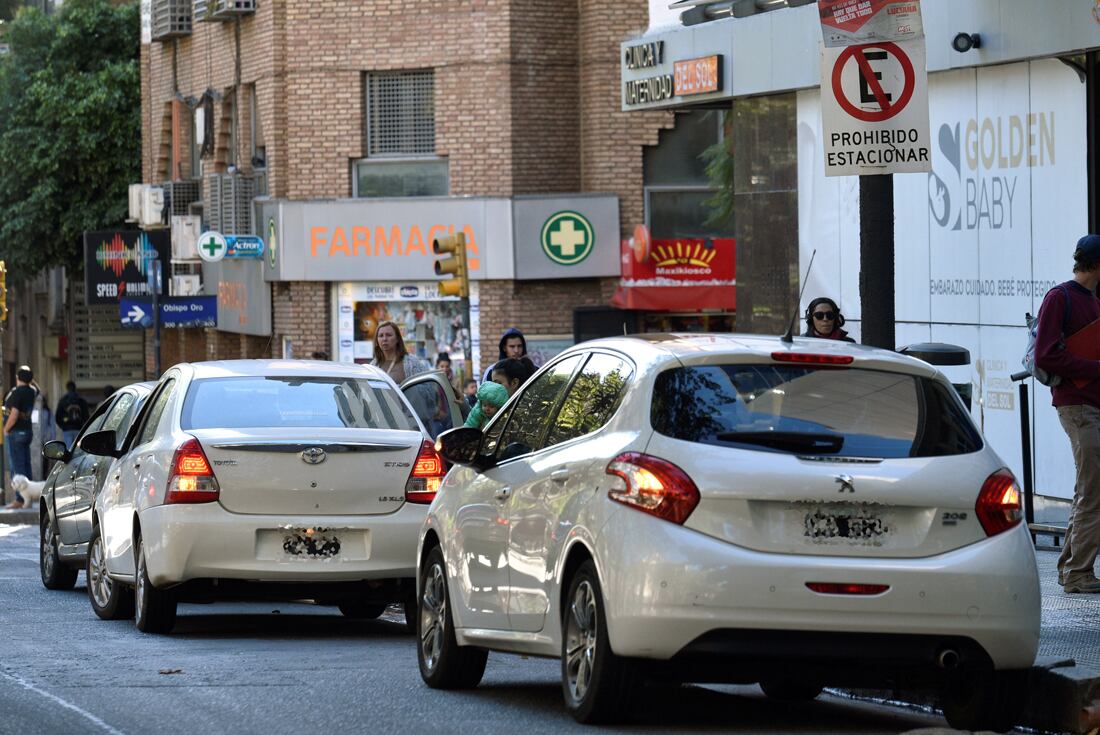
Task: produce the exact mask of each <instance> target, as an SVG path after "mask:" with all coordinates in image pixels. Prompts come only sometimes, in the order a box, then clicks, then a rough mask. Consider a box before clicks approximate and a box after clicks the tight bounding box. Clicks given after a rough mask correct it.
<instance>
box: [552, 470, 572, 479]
mask: <svg viewBox="0 0 1100 735" xmlns="http://www.w3.org/2000/svg"><path fill="white" fill-rule="evenodd" d="M571 474H573V473H572V472H571V471H570V470H567V469H566V468H564V467H562V468H561V469H558V470H554V471H553V472H551V473H550V479H551V480H553V481H554V482H565V481H566V480H568V479H569V476H570V475H571Z"/></svg>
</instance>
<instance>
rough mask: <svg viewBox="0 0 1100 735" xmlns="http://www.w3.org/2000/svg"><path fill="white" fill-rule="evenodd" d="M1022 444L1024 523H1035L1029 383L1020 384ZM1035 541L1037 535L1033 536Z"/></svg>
mask: <svg viewBox="0 0 1100 735" xmlns="http://www.w3.org/2000/svg"><path fill="white" fill-rule="evenodd" d="M1020 444H1021V445H1022V446H1021V449H1022V451H1023V454H1024V456H1023V460H1024V522H1025V523H1027V524H1028V525H1031V524H1032V523H1034V522H1035V482H1034V480H1033V479H1032V473H1033V472H1034V470H1033V469H1032V467H1031V407H1030V405H1029V402H1028V396H1027V381H1026V380H1024V381H1021V382H1020ZM1031 540H1032V541H1034V540H1035V534H1032V535H1031Z"/></svg>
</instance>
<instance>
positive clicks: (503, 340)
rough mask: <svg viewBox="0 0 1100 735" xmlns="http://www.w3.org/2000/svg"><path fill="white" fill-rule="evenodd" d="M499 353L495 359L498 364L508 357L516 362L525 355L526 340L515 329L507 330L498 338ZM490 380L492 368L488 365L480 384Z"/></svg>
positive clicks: (521, 333)
mask: <svg viewBox="0 0 1100 735" xmlns="http://www.w3.org/2000/svg"><path fill="white" fill-rule="evenodd" d="M499 352H500V356H499V357H497V361H498V362H499V361H500V360H506V359H508V358H509V357H510V358H513V359H515V360H518V359H520V358H521V357H524V356H526V355H527V338H526V337H524V336H523V332H521V331H519V330H518V329H516V328H515V327H512V328H510V329H507V330H505V332H504V334H502V335H501V336H500V345H499ZM492 379H493V366H492V365H490V366H489V367H488V368H487V369H486V370H485V375H483V376H482V378H481V382H482V383H488V382H489V381H490V380H492Z"/></svg>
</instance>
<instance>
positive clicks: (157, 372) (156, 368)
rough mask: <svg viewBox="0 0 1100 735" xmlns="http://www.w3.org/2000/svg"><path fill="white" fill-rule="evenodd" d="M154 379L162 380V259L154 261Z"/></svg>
mask: <svg viewBox="0 0 1100 735" xmlns="http://www.w3.org/2000/svg"><path fill="white" fill-rule="evenodd" d="M153 273H154V274H155V275H154V276H153V288H152V291H153V378H154V379H155V380H160V284H161V278H160V259H159V258H154V259H153Z"/></svg>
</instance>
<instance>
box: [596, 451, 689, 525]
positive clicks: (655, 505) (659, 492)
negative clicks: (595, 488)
mask: <svg viewBox="0 0 1100 735" xmlns="http://www.w3.org/2000/svg"><path fill="white" fill-rule="evenodd" d="M607 474H609V475H615V476H616V477H619V478H621V479H622V481H623V482H624V483H625V485H626V487H622V488H618V487H612V488H611V489H610V490H608V492H607V497H609V498H611V499H612V500H614V501H615V502H616V503H622V504H623V505H629V506H630V507H632V508H637V509H638V510H640V511H644V512H646V513H649V514H650V515H654V516H657V517H658V518H663V519H664V520H666V521H672V522H673V523H681V524H682V523H683V522H684V521H686V520H687V519H688V516H690V515H691V512H692V511H693V510H695V506H697V505H699V489H698V488H697V487H695V483H694V482H692V480H691V478H690V477H688V476H687V473H686V472H684V471H683V470H682V469H680V468H679V467H677V466H676V465H674V464H672V463H671V462H668V461H665V460H663V459H660V458H658V457H652V456H650V455H648V454H642V453H641V452H625V453H624V454H620V455H619V456H618V457H616V458H615V459H613V460H611V463H610V464H608V465H607Z"/></svg>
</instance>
